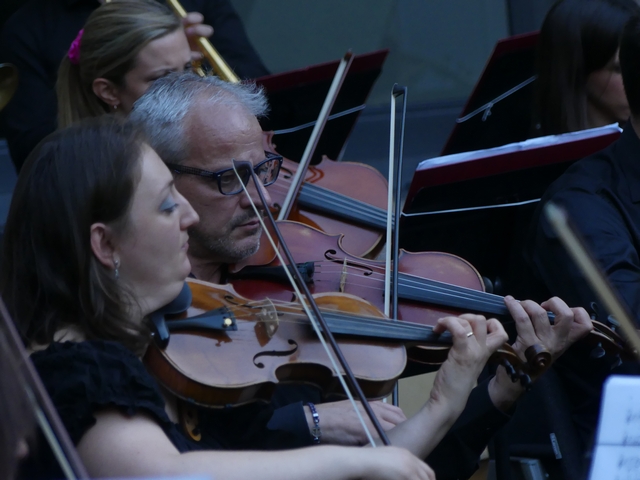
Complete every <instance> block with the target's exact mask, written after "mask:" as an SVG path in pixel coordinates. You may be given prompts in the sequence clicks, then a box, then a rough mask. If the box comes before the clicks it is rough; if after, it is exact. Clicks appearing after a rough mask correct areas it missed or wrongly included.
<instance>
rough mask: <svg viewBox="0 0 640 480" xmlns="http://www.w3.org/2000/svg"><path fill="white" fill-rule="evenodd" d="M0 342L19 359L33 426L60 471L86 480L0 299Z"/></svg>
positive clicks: (19, 373) (80, 464)
mask: <svg viewBox="0 0 640 480" xmlns="http://www.w3.org/2000/svg"><path fill="white" fill-rule="evenodd" d="M0 318H1V320H0V326H1V327H2V328H0V338H2V337H3V338H4V339H5V340H6V342H7V347H8V348H7V350H8V351H7V352H6V354H7V355H12V356H13V357H14V358H16V359H19V360H20V362H19V364H18V365H16V366H17V367H18V371H17V372H16V373H17V374H18V375H20V376H21V377H22V378H23V379H24V381H25V385H24V389H25V393H26V397H27V399H28V400H29V403H30V404H31V408H32V409H33V412H34V416H35V419H36V423H37V424H38V426H39V427H40V429H41V430H42V433H43V434H44V436H45V438H46V440H47V443H48V444H49V446H50V447H51V450H52V451H53V454H54V456H55V457H56V460H57V461H58V464H59V465H60V468H61V469H62V472H63V474H64V476H65V478H67V479H69V480H75V479H88V478H89V475H88V473H87V471H86V470H85V468H84V465H83V464H82V461H81V460H80V457H79V456H78V452H77V451H76V449H75V447H74V446H73V442H72V441H71V439H70V438H69V434H68V433H67V430H66V429H65V427H64V425H63V424H62V421H61V420H60V417H59V416H58V412H56V409H55V407H54V406H53V403H51V399H50V398H49V394H48V393H47V391H46V389H45V388H44V385H43V384H42V381H41V380H40V377H39V376H38V374H37V372H36V370H35V368H34V366H33V364H32V363H31V360H30V359H29V355H28V354H27V352H26V350H25V348H24V345H23V343H22V340H21V339H20V335H19V334H18V332H17V330H16V327H15V325H14V324H13V321H12V320H11V317H10V316H9V312H8V311H7V307H6V306H5V304H4V301H2V299H0Z"/></svg>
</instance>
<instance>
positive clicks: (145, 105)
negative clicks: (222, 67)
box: [129, 72, 269, 164]
mask: <svg viewBox="0 0 640 480" xmlns="http://www.w3.org/2000/svg"><path fill="white" fill-rule="evenodd" d="M196 102H198V103H201V102H207V103H208V104H209V105H211V106H215V105H227V106H232V107H241V108H245V109H246V110H247V111H249V112H250V113H252V114H253V115H255V116H256V117H257V118H260V117H264V116H265V115H266V114H267V111H268V109H269V106H268V103H267V98H266V96H265V94H264V92H263V89H262V87H258V86H256V85H255V84H251V83H241V84H238V83H228V82H225V81H223V80H220V79H219V78H217V77H199V76H198V75H196V74H194V73H191V72H188V73H171V74H169V75H167V76H166V77H163V78H160V79H158V80H156V81H155V82H153V85H152V86H151V88H149V90H147V92H146V93H145V94H144V95H143V96H142V97H140V99H138V101H136V102H135V104H134V106H133V110H132V111H131V114H130V115H129V120H130V121H131V122H132V123H133V124H134V125H135V126H136V127H137V128H139V129H141V130H142V131H143V132H144V133H145V135H146V137H147V140H148V142H149V144H150V145H151V147H152V148H153V149H154V150H155V151H156V152H157V153H158V155H160V158H162V160H164V161H165V162H166V163H176V164H180V163H183V162H184V161H185V160H186V159H187V157H188V155H189V145H188V141H187V132H186V130H185V117H186V116H187V113H188V112H189V110H191V109H192V108H193V107H194V105H195V104H196Z"/></svg>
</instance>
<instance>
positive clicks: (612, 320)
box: [607, 315, 620, 332]
mask: <svg viewBox="0 0 640 480" xmlns="http://www.w3.org/2000/svg"><path fill="white" fill-rule="evenodd" d="M607 326H608V327H609V328H610V329H611V330H613V331H614V332H615V331H617V328H618V327H619V326H620V323H619V322H618V321H617V320H616V317H614V316H613V315H609V316H607Z"/></svg>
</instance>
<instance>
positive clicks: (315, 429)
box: [307, 402, 322, 444]
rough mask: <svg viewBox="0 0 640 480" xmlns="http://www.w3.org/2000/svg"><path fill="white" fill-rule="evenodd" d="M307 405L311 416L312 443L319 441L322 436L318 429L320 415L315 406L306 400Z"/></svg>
mask: <svg viewBox="0 0 640 480" xmlns="http://www.w3.org/2000/svg"><path fill="white" fill-rule="evenodd" d="M307 406H308V407H309V410H311V416H312V417H313V428H312V429H311V436H312V437H313V443H316V444H318V443H320V438H322V431H321V430H320V416H319V415H318V411H317V410H316V406H315V405H314V404H313V403H311V402H308V403H307Z"/></svg>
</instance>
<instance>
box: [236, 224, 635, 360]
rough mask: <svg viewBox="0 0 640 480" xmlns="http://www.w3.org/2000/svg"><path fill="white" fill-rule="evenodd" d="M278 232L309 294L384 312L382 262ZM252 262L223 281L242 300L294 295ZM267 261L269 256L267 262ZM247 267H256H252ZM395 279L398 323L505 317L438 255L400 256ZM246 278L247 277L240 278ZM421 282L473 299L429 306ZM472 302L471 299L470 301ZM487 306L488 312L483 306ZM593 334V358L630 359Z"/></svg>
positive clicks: (606, 337) (464, 273)
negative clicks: (307, 271)
mask: <svg viewBox="0 0 640 480" xmlns="http://www.w3.org/2000/svg"><path fill="white" fill-rule="evenodd" d="M278 228H279V229H280V231H281V232H282V235H283V237H284V239H285V241H286V243H287V245H288V246H289V249H290V250H291V253H292V255H293V257H294V259H295V261H296V262H300V263H303V262H310V263H313V265H314V267H315V271H314V272H313V281H312V282H310V283H309V284H308V288H309V290H310V291H311V293H313V294H318V293H321V292H323V293H332V292H333V293H338V292H345V293H348V294H352V295H355V296H357V297H360V298H362V299H364V300H366V301H367V302H369V303H371V304H372V305H374V306H375V307H377V308H379V309H380V310H382V309H383V307H384V297H383V295H384V290H383V285H384V284H383V280H382V279H383V276H384V272H385V265H384V262H379V261H374V260H369V259H364V258H359V257H356V256H354V255H351V254H349V253H347V252H345V251H344V250H343V249H342V244H341V241H342V238H341V235H327V234H325V233H323V232H320V231H318V230H316V229H313V228H311V227H308V226H306V225H302V224H299V223H296V222H286V221H285V222H278ZM272 254H273V251H271V252H269V255H263V256H262V257H261V258H260V257H257V256H256V257H255V260H265V259H269V261H270V262H271V263H269V264H268V265H264V266H262V267H260V266H257V267H249V268H247V267H245V269H244V271H243V270H240V271H239V272H233V273H232V274H231V276H230V278H229V279H228V280H229V282H230V283H231V284H233V286H234V288H235V289H236V291H237V292H239V293H240V294H241V295H244V296H246V297H248V298H253V299H256V300H257V299H261V298H267V297H268V298H272V299H278V300H282V301H291V299H292V298H293V289H292V287H291V286H290V284H289V282H286V281H277V280H274V279H273V278H272V277H269V276H266V275H264V274H262V273H261V269H265V267H273V266H279V265H280V264H279V262H278V261H277V260H274V258H275V255H272ZM270 255H271V256H270ZM252 265H259V263H253V264H252ZM398 268H399V273H400V282H399V288H398V289H399V290H400V292H399V298H398V316H397V318H398V319H399V320H403V321H407V322H412V323H419V324H423V325H435V323H436V322H437V320H438V319H439V318H441V317H443V316H446V315H459V314H461V313H467V312H478V313H482V314H485V315H487V316H490V315H498V316H505V315H508V311H507V309H506V307H505V306H504V303H503V299H502V297H500V296H497V295H492V294H488V293H485V292H484V282H483V281H482V277H481V276H480V274H479V273H478V271H477V270H476V269H475V268H474V267H473V266H472V265H471V264H470V263H468V262H467V261H466V260H464V259H462V258H460V257H457V256H455V255H452V254H448V253H443V252H421V253H411V252H407V251H404V250H403V251H401V255H400V261H399V264H398ZM245 272H246V273H245ZM424 280H427V281H430V280H435V281H436V282H443V283H444V284H445V285H444V289H445V290H449V289H450V290H451V294H452V296H454V297H456V296H458V295H459V292H458V289H457V287H463V288H465V289H468V290H469V291H470V292H474V291H475V292H477V293H476V295H471V294H469V293H467V294H466V295H467V297H469V296H471V297H472V298H464V299H460V298H459V297H458V298H454V302H453V303H455V302H458V303H460V302H461V303H462V304H463V305H464V306H459V307H458V308H454V307H446V306H442V304H444V305H447V304H448V303H447V302H451V301H450V300H449V299H448V298H444V299H443V300H442V303H441V304H438V302H437V301H436V302H434V301H430V300H429V295H431V294H432V292H431V291H427V290H426V287H424V285H421V284H422V283H425V282H424ZM411 281H413V282H417V283H418V284H419V285H420V288H418V289H417V292H418V293H419V294H420V293H423V294H424V298H422V299H420V300H416V299H413V300H410V299H407V298H406V297H405V292H406V283H408V282H411ZM473 297H475V298H473ZM487 305H488V306H487ZM593 326H594V329H593V331H592V332H591V333H590V334H589V335H588V336H587V337H585V338H584V339H583V340H581V342H583V343H584V344H586V345H588V346H590V347H591V348H592V349H593V353H592V355H593V356H595V357H600V356H602V355H604V354H610V355H620V357H621V358H622V359H624V360H630V359H633V358H635V356H634V354H633V352H632V350H631V349H630V348H629V347H628V345H627V343H626V341H625V340H624V339H623V338H622V337H620V335H618V334H617V333H616V332H615V331H614V330H613V329H611V328H610V327H609V326H608V325H605V324H604V323H601V322H598V321H595V320H593ZM430 356H431V353H430V352H429V351H428V349H427V350H426V351H425V349H424V348H423V347H413V348H411V349H410V350H409V359H410V360H411V361H414V362H419V363H424V364H433V362H432V361H431V360H430Z"/></svg>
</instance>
